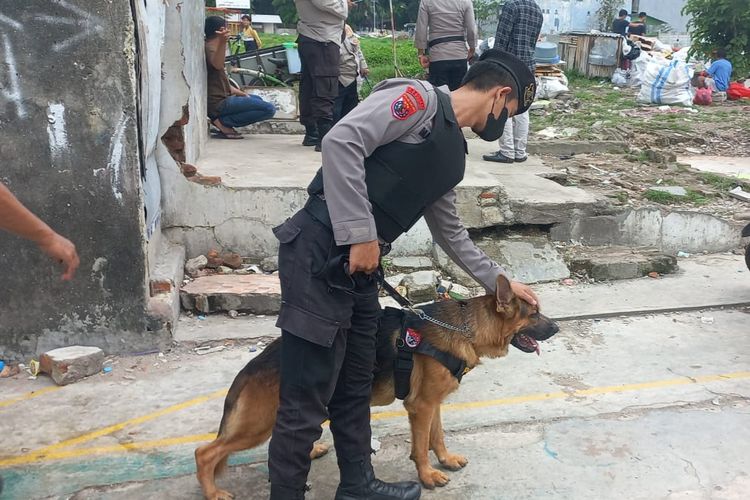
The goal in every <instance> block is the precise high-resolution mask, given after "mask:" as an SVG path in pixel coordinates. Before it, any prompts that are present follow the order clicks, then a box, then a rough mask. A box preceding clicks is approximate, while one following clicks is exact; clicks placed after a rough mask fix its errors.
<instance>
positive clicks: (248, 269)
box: [185, 249, 278, 279]
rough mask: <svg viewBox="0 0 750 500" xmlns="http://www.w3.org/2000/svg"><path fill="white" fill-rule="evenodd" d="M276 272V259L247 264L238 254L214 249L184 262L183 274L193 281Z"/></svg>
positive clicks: (269, 258)
mask: <svg viewBox="0 0 750 500" xmlns="http://www.w3.org/2000/svg"><path fill="white" fill-rule="evenodd" d="M277 270H278V257H268V258H266V259H263V261H261V263H260V265H255V264H247V263H246V262H245V260H244V259H243V258H242V256H241V255H240V254H237V253H234V252H224V253H220V252H219V251H218V250H216V249H211V250H209V251H208V253H206V254H205V255H199V256H197V257H195V258H192V259H190V260H188V261H187V262H185V274H187V275H188V276H189V277H190V278H193V279H195V278H200V277H203V276H212V275H214V274H262V273H269V274H270V273H274V272H276V271H277Z"/></svg>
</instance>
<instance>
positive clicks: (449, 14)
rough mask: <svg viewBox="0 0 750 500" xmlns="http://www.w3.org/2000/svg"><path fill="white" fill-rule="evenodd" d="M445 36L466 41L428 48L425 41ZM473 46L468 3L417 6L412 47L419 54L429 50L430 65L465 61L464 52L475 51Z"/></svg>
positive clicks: (435, 0)
mask: <svg viewBox="0 0 750 500" xmlns="http://www.w3.org/2000/svg"><path fill="white" fill-rule="evenodd" d="M447 36H463V37H465V38H466V40H465V41H452V42H443V43H438V44H436V45H433V46H432V47H429V41H432V40H436V39H438V38H444V37H447ZM467 44H468V47H467ZM476 44H477V25H476V21H475V20H474V5H473V4H472V3H471V0H422V1H421V2H420V3H419V14H418V15H417V26H416V31H415V33H414V46H415V47H417V48H418V49H423V50H427V49H428V48H429V52H430V61H432V62H437V61H455V60H459V59H466V58H467V57H468V55H469V51H468V48H469V47H470V48H475V47H476Z"/></svg>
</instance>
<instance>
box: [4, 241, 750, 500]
mask: <svg viewBox="0 0 750 500" xmlns="http://www.w3.org/2000/svg"><path fill="white" fill-rule="evenodd" d="M732 259H734V261H736V262H735V263H736V264H740V263H741V260H740V257H738V256H735V257H727V260H729V261H730V264H731V262H732ZM730 264H727V267H722V266H721V265H719V264H716V263H714V265H713V266H706V268H705V271H704V273H705V275H706V276H707V277H706V278H705V282H704V283H703V286H696V285H695V283H694V282H690V281H687V278H688V276H686V275H682V277H680V276H677V277H674V278H670V280H672V281H671V287H672V290H692V291H693V295H694V296H696V297H700V296H702V295H703V294H704V293H705V292H707V290H709V289H721V290H734V292H733V293H739V292H741V291H742V290H741V289H740V288H732V287H733V286H735V285H732V286H728V285H727V284H726V283H727V280H730V279H731V280H732V282H733V283H736V281H734V276H728V275H727V274H728V270H729V267H728V266H729V265H730ZM712 269H713V271H712ZM734 273H735V274H736V275H737V276H740V277H742V278H744V279H745V282H746V283H747V285H746V287H747V288H746V289H745V290H747V289H750V272H748V271H747V270H744V271H742V269H741V267H740V266H739V265H737V266H736V269H734ZM636 282H638V283H639V284H640V283H657V282H649V281H648V280H635V281H633V282H623V283H620V284H616V285H596V286H592V287H590V288H589V289H588V291H587V292H586V293H587V294H589V297H594V296H596V295H599V296H601V297H605V296H607V294H610V296H612V297H616V291H617V290H618V288H619V289H620V290H621V291H622V293H623V294H625V293H627V294H632V293H634V292H633V289H629V288H628V287H632V286H633V283H636ZM662 282H663V283H669V281H668V279H666V278H665V279H664V280H663V281H662ZM561 291H562V292H565V293H569V292H570V290H569V289H561ZM544 293H547V294H548V295H547V297H552V295H550V294H551V291H547V290H545V292H544ZM667 293H668V292H667V291H665V289H662V288H656V289H655V291H654V292H653V293H650V297H651V301H652V302H654V304H657V305H658V304H661V303H667V302H668V300H667V299H668V297H665V295H667ZM640 294H641V295H642V296H643V297H648V296H649V292H648V289H647V288H642V289H641V292H640ZM549 300H552V299H549ZM711 300H713V299H711ZM725 301H726V303H736V297H725ZM613 305H614V306H616V305H617V304H613ZM600 310H601V311H602V314H603V315H604V313H606V312H607V311H605V310H604V309H600ZM617 312H623V311H617ZM212 319H216V320H221V318H220V317H218V318H212ZM265 320H266V319H265V318H261V319H257V318H256V319H255V320H253V322H243V321H238V320H234V322H232V321H233V320H227V321H230V323H229V325H230V326H225V328H226V329H229V328H230V327H231V325H236V326H235V329H236V330H238V331H239V330H241V329H243V328H244V329H245V332H246V337H251V336H252V335H253V334H254V333H257V331H256V330H255V326H257V325H258V323H259V322H260V323H263V322H264V321H265ZM266 322H267V321H266ZM205 323H206V326H204V328H207V329H213V328H214V326H212V322H210V321H207V322H205ZM748 325H750V312H749V311H748V309H747V308H735V309H723V310H721V309H714V310H704V311H688V312H681V313H663V314H651V313H640V314H639V315H635V316H629V317H619V316H618V317H614V318H601V319H600V318H595V319H587V320H580V321H568V322H565V323H563V324H562V331H561V333H559V334H558V335H557V336H556V337H554V338H553V339H552V340H551V341H550V342H547V343H544V344H543V345H542V354H541V356H539V357H537V356H534V355H525V354H523V353H520V352H519V351H514V352H511V353H510V355H509V356H508V357H507V358H503V359H498V360H489V361H487V362H486V363H484V364H483V365H481V366H480V367H479V368H477V369H475V370H474V371H472V372H471V373H470V374H469V375H467V377H466V378H465V381H464V383H463V384H462V386H461V389H460V390H459V391H458V392H457V393H456V394H455V395H453V396H452V397H451V398H450V399H449V400H448V401H447V402H446V405H445V409H444V420H445V426H446V429H447V430H448V436H447V444H448V446H449V448H451V449H452V450H454V451H455V452H457V453H462V454H465V455H466V456H467V457H468V458H469V460H470V463H469V465H468V467H467V468H466V469H464V470H462V471H460V472H454V473H451V478H452V481H451V483H450V484H449V485H448V486H447V487H445V488H443V489H439V490H435V491H432V492H426V493H425V495H424V498H427V499H429V498H435V499H466V498H472V499H474V498H478V499H571V500H573V499H575V500H587V499H592V500H594V499H596V500H600V499H602V498H607V499H644V500H645V499H657V498H659V499H661V498H663V499H670V500H671V499H694V498H695V499H704V498H705V499H717V500H718V499H730V498H734V499H740V498H742V499H744V498H747V492H748V491H750V479H748V477H750V476H748V472H750V463H748V462H749V461H750V458H748V457H750V426H748V425H747V423H748V421H750V420H749V418H750V407H748V401H750V400H749V399H748V398H749V397H750V344H749V343H748V342H749V340H748V336H747V332H748ZM238 336H239V335H238ZM186 340H188V339H186ZM245 342H249V341H245ZM253 355H254V354H253V353H251V352H250V351H249V349H248V344H247V343H243V341H239V340H238V341H236V343H235V344H234V345H231V346H228V347H227V349H225V350H224V351H221V352H217V353H214V354H208V355H205V356H198V355H195V354H193V353H192V351H190V350H188V349H186V348H179V349H176V350H175V351H173V352H170V353H166V354H165V355H164V356H161V357H160V356H158V355H156V354H152V355H147V356H141V357H137V358H120V359H117V360H116V362H115V364H114V365H113V368H114V369H113V371H112V372H111V373H109V374H105V375H99V376H94V377H92V378H89V379H87V380H85V381H82V382H79V383H77V384H74V385H71V386H67V387H63V388H58V387H55V386H52V385H51V384H50V382H49V381H48V380H47V379H46V378H39V379H37V380H34V381H32V380H27V379H25V378H19V379H12V380H2V381H0V419H2V420H3V429H4V430H6V432H5V433H4V435H3V439H2V441H1V443H2V444H0V475H1V476H2V477H3V478H4V482H5V491H4V493H3V494H2V495H0V498H12V499H15V498H71V495H74V496H73V498H76V499H84V498H85V499H88V498H91V499H93V498H97V499H99V498H117V499H126V498H127V499H130V498H132V499H142V498H165V499H198V498H200V491H199V489H198V485H197V482H196V481H195V478H194V463H193V457H192V452H193V450H194V449H195V447H196V446H198V445H199V444H200V443H201V442H204V441H206V440H208V439H211V438H212V435H213V433H214V432H216V430H217V427H218V424H219V419H220V417H221V410H222V399H223V397H224V394H225V391H226V389H227V387H228V386H229V384H230V382H231V380H232V379H233V377H234V375H235V374H236V372H237V371H238V370H239V369H240V368H241V367H242V366H243V365H244V364H245V363H246V362H247V361H248V360H249V359H250V358H251V356H253ZM374 412H375V413H374V415H373V430H374V434H375V436H376V437H377V438H378V439H380V440H381V442H382V449H381V451H380V452H379V453H378V454H377V455H376V456H375V459H374V462H375V466H376V469H377V470H378V472H379V474H380V475H381V476H382V477H384V478H385V479H406V478H414V477H415V472H414V469H413V466H412V465H411V463H410V461H409V459H408V446H409V444H408V439H409V438H408V422H407V419H406V418H405V416H404V412H403V410H402V408H401V406H400V405H399V404H395V405H393V406H391V407H387V408H376V409H375V410H374ZM265 454H266V451H265V447H261V448H258V449H257V450H253V451H250V452H245V453H242V454H239V455H237V456H236V457H235V458H234V459H233V461H232V462H231V463H232V464H235V465H236V466H234V467H231V468H230V470H229V473H228V475H227V476H226V477H225V478H224V479H223V480H222V481H223V483H222V484H224V485H226V487H228V488H229V489H231V490H232V491H234V492H236V493H237V498H238V499H243V498H244V499H260V498H267V491H268V490H267V488H268V486H267V469H266V466H265V457H266V455H265ZM335 470H336V465H335V457H333V456H327V457H324V458H322V459H320V460H318V461H316V463H315V464H314V467H313V471H312V473H311V476H310V480H311V483H312V485H313V489H312V491H311V492H310V495H308V498H311V499H330V498H331V497H332V494H333V491H334V489H335V486H336V480H337V478H336V472H335Z"/></svg>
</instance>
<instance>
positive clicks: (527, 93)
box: [479, 49, 536, 115]
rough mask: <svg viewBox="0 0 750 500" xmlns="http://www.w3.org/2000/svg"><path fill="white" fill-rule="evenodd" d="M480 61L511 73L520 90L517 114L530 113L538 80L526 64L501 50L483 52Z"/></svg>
mask: <svg viewBox="0 0 750 500" xmlns="http://www.w3.org/2000/svg"><path fill="white" fill-rule="evenodd" d="M479 60H480V61H486V62H491V63H494V64H497V65H499V66H501V67H502V68H503V69H504V70H505V71H507V72H508V73H510V75H511V76H512V77H513V79H514V80H515V81H516V88H517V89H518V110H516V114H517V115H520V114H521V113H525V112H526V111H528V110H529V108H530V107H531V103H532V102H534V95H535V94H536V79H535V78H534V73H532V72H531V70H530V69H529V67H528V66H527V65H526V63H524V62H523V61H521V60H520V59H519V58H517V57H516V56H514V55H513V54H509V53H508V52H505V51H503V50H500V49H490V50H486V51H484V52H482V55H481V56H479Z"/></svg>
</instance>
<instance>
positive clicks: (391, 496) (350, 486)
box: [335, 456, 422, 500]
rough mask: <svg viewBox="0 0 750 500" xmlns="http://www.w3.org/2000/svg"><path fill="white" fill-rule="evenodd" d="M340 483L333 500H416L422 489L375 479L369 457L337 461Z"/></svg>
mask: <svg viewBox="0 0 750 500" xmlns="http://www.w3.org/2000/svg"><path fill="white" fill-rule="evenodd" d="M338 462H339V471H340V473H341V482H340V483H339V487H338V489H337V490H336V497H335V500H417V499H418V498H419V497H420V496H421V495H422V487H421V486H420V485H419V484H418V483H415V482H414V481H402V482H400V483H386V482H383V481H381V480H380V479H377V478H376V477H375V472H374V471H373V470H372V464H371V463H370V457H369V456H368V457H365V458H360V459H358V460H355V461H350V460H346V459H343V458H339V459H338Z"/></svg>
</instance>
